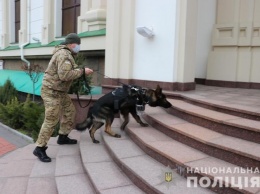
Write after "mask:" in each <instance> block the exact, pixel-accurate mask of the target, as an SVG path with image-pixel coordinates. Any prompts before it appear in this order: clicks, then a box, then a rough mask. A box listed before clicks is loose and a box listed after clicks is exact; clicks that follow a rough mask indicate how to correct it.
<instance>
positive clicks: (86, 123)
mask: <svg viewBox="0 0 260 194" xmlns="http://www.w3.org/2000/svg"><path fill="white" fill-rule="evenodd" d="M92 124H93V116H92V107H90V108H89V110H88V116H87V118H86V119H85V120H84V121H83V122H82V123H78V124H76V130H77V131H85V130H86V129H90V127H91V126H92Z"/></svg>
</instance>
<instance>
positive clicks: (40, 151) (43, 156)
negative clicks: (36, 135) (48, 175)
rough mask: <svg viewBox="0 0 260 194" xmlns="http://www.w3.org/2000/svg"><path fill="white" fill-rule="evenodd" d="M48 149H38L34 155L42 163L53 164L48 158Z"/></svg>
mask: <svg viewBox="0 0 260 194" xmlns="http://www.w3.org/2000/svg"><path fill="white" fill-rule="evenodd" d="M47 148H48V147H36V148H35V150H34V151H33V154H34V155H35V156H37V157H38V158H39V159H40V161H42V162H51V158H50V157H49V156H47V154H46V152H45V151H46V150H47Z"/></svg>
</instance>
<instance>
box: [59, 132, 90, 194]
mask: <svg viewBox="0 0 260 194" xmlns="http://www.w3.org/2000/svg"><path fill="white" fill-rule="evenodd" d="M80 135H81V133H80V132H78V131H76V130H73V131H72V132H71V133H70V135H69V137H70V138H72V139H77V140H78V144H75V145H58V147H59V151H58V153H57V156H56V168H55V180H56V185H57V191H58V193H59V194H62V193H82V194H83V193H86V194H87V193H94V190H93V187H92V185H91V182H90V180H89V178H88V176H87V174H86V172H85V170H84V167H83V164H82V161H81V156H80V149H79V143H80V142H79V140H80Z"/></svg>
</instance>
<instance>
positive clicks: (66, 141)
mask: <svg viewBox="0 0 260 194" xmlns="http://www.w3.org/2000/svg"><path fill="white" fill-rule="evenodd" d="M57 144H60V145H63V144H77V140H76V139H70V138H69V137H68V135H59V138H58V140H57Z"/></svg>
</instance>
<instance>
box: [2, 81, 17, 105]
mask: <svg viewBox="0 0 260 194" xmlns="http://www.w3.org/2000/svg"><path fill="white" fill-rule="evenodd" d="M17 95H18V92H17V90H16V89H15V87H14V84H13V83H12V82H11V80H10V79H9V78H8V79H7V80H6V82H5V84H4V85H3V86H0V103H2V104H5V105H6V104H7V102H8V101H10V100H12V99H13V98H15V97H17Z"/></svg>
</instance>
